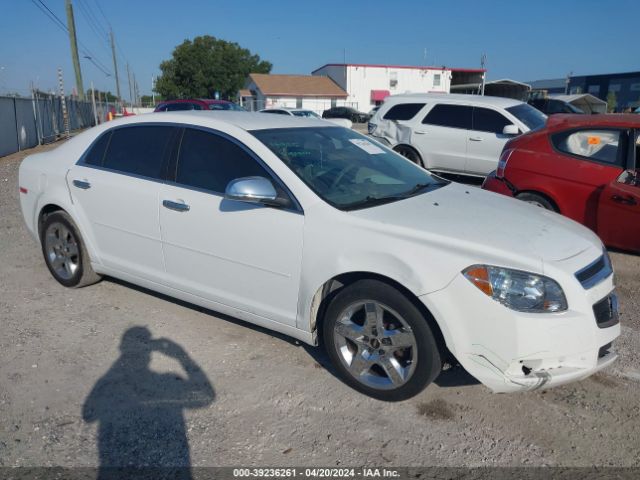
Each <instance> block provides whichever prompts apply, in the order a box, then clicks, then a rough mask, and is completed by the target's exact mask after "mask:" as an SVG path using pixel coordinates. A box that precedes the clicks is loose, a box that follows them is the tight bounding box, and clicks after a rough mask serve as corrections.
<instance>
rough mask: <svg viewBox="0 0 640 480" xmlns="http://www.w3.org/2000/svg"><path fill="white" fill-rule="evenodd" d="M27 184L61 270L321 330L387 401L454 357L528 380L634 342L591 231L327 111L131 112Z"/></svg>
mask: <svg viewBox="0 0 640 480" xmlns="http://www.w3.org/2000/svg"><path fill="white" fill-rule="evenodd" d="M19 188H20V199H21V206H22V212H23V215H24V220H25V222H26V225H27V227H28V229H29V231H30V232H31V234H32V235H33V237H34V239H36V240H37V241H38V242H39V243H40V245H41V246H42V253H43V254H44V259H45V262H46V265H47V267H48V269H49V271H50V272H51V275H52V276H53V277H54V278H55V279H56V280H57V281H58V282H60V283H61V284H62V285H64V286H66V287H82V286H85V285H89V284H92V283H95V282H97V281H98V280H99V279H100V278H101V276H103V275H108V276H112V277H117V278H120V279H123V280H125V281H127V282H130V283H132V284H136V285H140V286H142V287H145V288H148V289H151V290H155V291H157V292H161V293H163V294H166V295H170V296H172V297H176V298H179V299H181V300H184V301H187V302H190V303H193V304H197V305H200V306H203V307H206V308H208V309H212V310H215V311H218V312H222V313H225V314H228V315H232V316H234V317H236V318H240V319H242V320H245V321H247V322H251V323H254V324H257V325H260V326H263V327H266V328H269V329H273V330H275V331H278V332H281V333H284V334H287V335H290V336H291V337H295V338H296V339H299V340H301V341H303V342H306V343H308V344H311V345H318V344H319V343H320V344H322V345H323V346H324V348H325V349H326V350H327V352H328V354H329V356H330V357H331V360H332V361H333V363H334V365H335V371H336V372H337V373H338V374H339V375H340V377H341V378H342V379H343V380H344V381H345V382H346V383H347V384H349V385H351V386H352V387H354V388H355V389H357V390H359V391H361V392H363V393H365V394H367V395H370V396H372V397H375V398H378V399H382V400H390V401H393V400H402V399H406V398H409V397H411V396H413V395H415V394H417V393H418V392H420V391H421V390H422V389H423V388H424V387H426V386H427V385H428V384H429V383H430V382H432V381H433V380H434V379H435V378H436V377H437V376H438V374H439V373H440V371H441V369H442V366H443V363H444V362H445V361H446V362H453V361H455V362H458V363H459V364H461V365H462V366H463V367H464V368H465V369H466V370H467V371H468V372H469V373H470V374H471V375H473V376H475V377H476V378H477V379H478V380H480V381H481V382H482V383H484V384H485V385H486V386H488V387H489V388H490V389H492V390H493V391H495V392H511V391H520V390H531V389H536V388H547V387H550V386H553V385H559V384H563V383H566V382H570V381H574V380H579V379H582V378H585V377H587V376H589V375H591V374H592V373H594V372H596V371H598V370H600V369H602V368H604V367H606V366H607V365H609V364H610V363H611V362H613V361H614V360H615V358H616V354H615V353H614V350H613V349H612V341H613V340H614V339H615V338H616V337H617V336H618V335H619V333H620V325H619V324H618V316H617V302H616V296H615V293H614V286H613V272H612V268H611V264H610V262H609V257H608V255H607V253H606V252H605V251H604V249H603V246H602V243H601V242H600V240H599V239H598V238H597V237H596V236H595V235H594V234H593V233H592V232H591V231H589V230H588V229H586V228H585V227H583V226H581V225H579V224H577V223H575V222H573V221H571V220H569V219H566V218H564V217H562V216H560V215H557V214H556V213H553V212H548V211H545V210H542V209H540V208H537V207H535V206H532V205H529V204H526V203H524V202H514V201H513V200H510V199H508V198H505V197H503V196H500V195H496V194H494V193H491V192H486V191H482V190H480V189H475V188H468V187H465V186H463V185H459V184H456V183H451V182H448V181H446V180H443V179H441V178H439V177H437V176H434V175H432V174H430V173H428V172H427V171H425V170H423V169H422V168H420V167H418V166H417V165H415V164H413V163H411V162H410V161H409V160H407V159H405V158H404V157H402V156H400V155H398V154H396V153H394V152H393V151H391V150H389V149H387V148H386V147H384V146H382V145H381V144H378V143H376V142H373V141H371V140H369V139H368V138H366V137H364V136H362V135H360V134H358V133H356V132H354V131H352V130H349V129H346V128H342V127H338V126H334V125H330V124H328V123H327V122H324V121H321V120H314V119H297V118H293V117H289V116H278V115H264V114H259V113H255V114H253V113H235V112H223V113H217V112H167V113H159V114H148V115H139V116H135V117H129V118H123V119H120V120H117V121H114V122H109V123H107V124H103V125H101V126H99V127H96V128H93V129H91V130H89V131H86V132H85V133H82V134H80V135H77V136H75V137H74V138H73V139H71V140H69V141H68V142H66V143H64V144H63V145H61V146H60V147H58V148H57V149H55V150H52V151H49V152H46V153H41V154H36V155H31V156H29V157H28V158H26V159H25V160H24V162H23V163H22V165H21V167H20V177H19Z"/></svg>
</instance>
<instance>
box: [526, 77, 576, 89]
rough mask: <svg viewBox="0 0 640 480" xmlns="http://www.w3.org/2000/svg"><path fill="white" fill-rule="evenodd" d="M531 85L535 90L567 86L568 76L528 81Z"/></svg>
mask: <svg viewBox="0 0 640 480" xmlns="http://www.w3.org/2000/svg"><path fill="white" fill-rule="evenodd" d="M526 83H528V84H529V85H531V88H532V89H533V90H548V89H550V88H565V87H566V85H567V79H566V78H548V79H545V80H533V81H531V82H526Z"/></svg>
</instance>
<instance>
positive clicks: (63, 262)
mask: <svg viewBox="0 0 640 480" xmlns="http://www.w3.org/2000/svg"><path fill="white" fill-rule="evenodd" d="M44 251H45V255H46V258H47V262H48V263H49V265H50V266H51V268H52V269H53V271H54V272H55V274H56V275H58V276H59V277H60V278H62V279H63V280H70V279H71V278H72V277H73V276H74V275H75V273H76V271H77V270H78V268H79V266H80V249H79V247H78V242H77V240H76V238H75V236H74V235H73V233H72V232H71V230H69V228H67V227H66V226H65V225H63V224H62V223H60V222H54V223H52V224H51V225H49V226H48V228H47V230H46V232H45V236H44Z"/></svg>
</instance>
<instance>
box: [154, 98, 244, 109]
mask: <svg viewBox="0 0 640 480" xmlns="http://www.w3.org/2000/svg"><path fill="white" fill-rule="evenodd" d="M179 110H236V111H241V112H244V111H245V109H244V108H242V107H241V106H240V105H237V104H235V103H233V102H229V101H227V100H210V99H200V98H194V99H189V100H167V101H165V102H160V103H159V104H158V105H157V106H156V109H155V110H154V112H175V111H179Z"/></svg>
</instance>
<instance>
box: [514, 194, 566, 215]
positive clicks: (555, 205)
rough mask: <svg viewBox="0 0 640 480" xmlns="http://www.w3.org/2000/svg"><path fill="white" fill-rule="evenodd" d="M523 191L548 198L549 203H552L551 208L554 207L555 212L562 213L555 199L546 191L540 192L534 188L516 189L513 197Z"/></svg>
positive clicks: (516, 196)
mask: <svg viewBox="0 0 640 480" xmlns="http://www.w3.org/2000/svg"><path fill="white" fill-rule="evenodd" d="M523 193H530V194H532V195H538V196H540V197H543V198H544V199H545V200H548V201H549V203H551V205H553V208H554V209H555V211H556V213H562V211H561V210H560V206H559V205H558V202H556V201H555V199H554V198H553V197H552V196H551V195H550V194H549V193H547V192H542V191H540V190H534V189H523V190H518V191H517V192H516V193H515V195H514V196H515V198H518V196H519V195H522V194H523Z"/></svg>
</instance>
